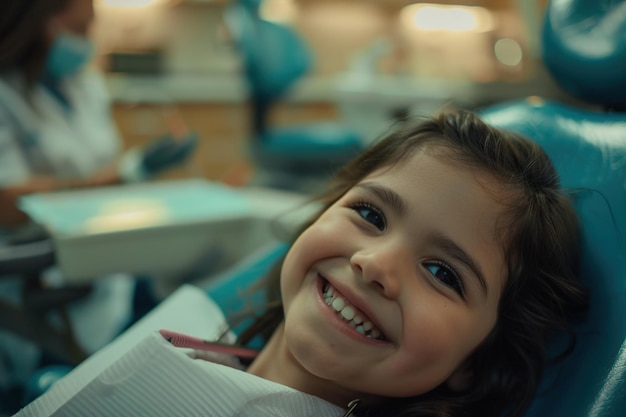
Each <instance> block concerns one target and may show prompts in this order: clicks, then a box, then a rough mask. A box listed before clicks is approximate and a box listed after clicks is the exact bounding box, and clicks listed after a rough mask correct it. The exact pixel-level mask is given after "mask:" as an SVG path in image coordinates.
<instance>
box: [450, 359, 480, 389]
mask: <svg viewBox="0 0 626 417" xmlns="http://www.w3.org/2000/svg"><path fill="white" fill-rule="evenodd" d="M472 379H474V372H473V371H472V370H471V369H470V367H469V366H468V364H467V362H465V363H463V364H461V366H459V367H458V368H457V370H456V371H454V372H453V373H452V375H450V377H449V378H448V379H447V380H446V382H445V384H446V386H447V387H448V388H449V389H451V390H452V391H454V392H463V391H466V390H467V389H469V388H470V387H471V386H472Z"/></svg>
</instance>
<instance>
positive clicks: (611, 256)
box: [482, 0, 626, 417]
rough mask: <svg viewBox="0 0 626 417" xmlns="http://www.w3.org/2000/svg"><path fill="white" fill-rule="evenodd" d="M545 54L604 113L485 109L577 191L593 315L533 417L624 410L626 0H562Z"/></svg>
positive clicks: (548, 382) (607, 416)
mask: <svg viewBox="0 0 626 417" xmlns="http://www.w3.org/2000/svg"><path fill="white" fill-rule="evenodd" d="M543 59H544V61H545V63H546V65H547V67H548V68H549V70H550V71H551V73H552V75H553V76H554V78H555V80H556V81H557V82H558V83H559V84H560V85H561V86H562V87H563V88H564V89H566V90H567V91H568V92H570V93H571V94H573V95H576V96H577V97H578V98H580V99H583V100H587V101H590V102H592V103H594V104H596V105H601V106H602V107H604V109H610V111H605V110H598V111H592V110H583V109H577V108H573V107H568V106H564V105H561V104H558V103H555V102H550V101H546V100H542V99H537V98H529V99H526V100H522V101H516V102H512V103H505V104H501V105H498V106H495V107H492V108H488V109H484V110H483V111H482V116H483V117H484V118H485V119H486V120H487V121H488V122H490V123H492V124H494V125H496V126H499V127H502V128H505V129H508V130H511V131H515V132H518V133H521V134H523V135H525V136H527V137H529V138H532V139H533V140H535V141H537V142H538V143H539V144H541V146H542V147H543V148H544V149H545V150H546V151H547V152H548V154H549V155H550V157H551V158H552V160H553V162H554V164H555V166H556V169H557V171H558V172H559V174H560V177H561V183H562V185H563V186H564V187H566V188H568V189H570V190H571V191H572V192H573V193H574V196H575V204H576V208H577V211H578V213H579V215H580V218H581V221H582V235H583V247H582V254H583V256H582V259H581V272H582V279H583V280H584V282H585V284H586V285H587V287H588V288H589V290H590V305H591V308H590V312H589V317H588V319H587V320H586V321H585V322H584V323H582V324H580V325H578V326H577V328H576V331H577V335H578V345H577V347H576V349H575V351H574V352H573V354H572V356H570V357H569V358H567V359H566V360H565V361H564V362H563V363H562V364H560V365H558V366H556V367H555V368H553V369H549V372H548V373H547V374H546V375H545V377H544V380H543V381H542V387H541V390H540V393H539V394H538V395H537V397H536V399H535V401H534V402H533V405H532V406H531V408H530V409H529V411H528V412H527V414H526V416H527V417H544V416H558V417H561V416H567V417H623V416H625V415H626V240H625V239H626V112H623V111H622V112H620V111H619V109H622V110H624V109H626V107H625V106H624V105H625V104H626V76H625V74H626V2H625V1H619V2H610V3H607V2H595V1H591V0H588V1H574V0H556V1H552V2H551V3H550V4H549V5H548V8H547V12H546V24H545V27H544V32H543Z"/></svg>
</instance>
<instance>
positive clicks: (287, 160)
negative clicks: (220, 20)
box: [224, 0, 363, 188]
mask: <svg viewBox="0 0 626 417" xmlns="http://www.w3.org/2000/svg"><path fill="white" fill-rule="evenodd" d="M260 3H261V1H258V0H240V1H238V2H235V3H234V4H232V5H231V6H229V7H228V8H227V9H226V11H225V13H224V21H225V24H226V27H227V29H228V31H229V33H230V34H231V36H232V38H233V41H234V44H235V46H236V48H237V50H238V52H239V54H240V55H241V57H242V61H243V66H244V75H245V79H246V82H247V85H248V91H249V95H250V97H249V99H250V102H251V111H252V128H253V129H252V130H253V132H252V136H253V138H252V140H251V141H252V146H251V147H250V149H251V157H252V160H253V161H254V162H255V163H256V164H257V165H258V168H260V169H261V170H264V171H265V172H267V173H270V176H269V178H270V180H269V184H264V185H269V186H275V185H277V186H281V185H285V184H273V183H272V180H271V178H272V175H271V173H278V174H279V175H278V176H282V177H283V178H284V177H285V175H287V176H291V177H301V176H312V177H316V176H317V177H322V178H326V177H328V176H329V175H330V174H332V173H333V171H334V169H336V168H337V167H338V166H340V165H341V164H343V163H344V162H345V161H347V160H348V159H350V158H352V157H353V156H354V155H355V154H357V153H358V152H359V151H360V150H361V149H362V147H363V144H362V143H363V142H362V140H361V138H360V137H359V135H358V134H357V133H356V131H355V130H354V129H351V128H349V127H347V126H345V125H343V124H341V123H340V122H337V121H323V122H319V123H308V124H300V125H291V126H285V127H272V126H269V125H268V114H269V111H270V110H271V108H272V106H273V105H274V104H275V103H276V102H278V101H279V100H281V99H282V98H283V97H284V96H285V95H286V94H287V93H288V92H289V91H290V90H291V89H292V87H293V86H294V84H295V83H296V82H297V81H298V80H300V79H301V78H302V77H303V76H304V75H305V74H306V73H307V72H308V71H309V70H310V68H311V67H312V64H313V58H312V55H311V52H310V49H309V48H308V46H307V44H306V43H305V41H304V40H303V39H302V38H301V37H300V36H299V35H298V34H297V33H296V32H295V31H294V30H293V29H291V28H289V27H288V26H284V25H278V24H275V23H273V22H269V21H266V20H263V19H262V18H261V17H260V15H259V6H260ZM294 183H295V184H296V186H295V187H290V186H289V185H285V186H284V187H283V188H297V183H298V180H297V178H295V181H294Z"/></svg>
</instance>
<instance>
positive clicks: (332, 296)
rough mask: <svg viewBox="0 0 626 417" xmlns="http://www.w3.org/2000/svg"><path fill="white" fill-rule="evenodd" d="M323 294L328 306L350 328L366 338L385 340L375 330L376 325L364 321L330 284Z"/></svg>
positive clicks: (327, 284)
mask: <svg viewBox="0 0 626 417" xmlns="http://www.w3.org/2000/svg"><path fill="white" fill-rule="evenodd" d="M323 293H324V301H325V302H326V304H328V305H329V306H330V307H331V308H332V309H333V310H335V311H336V312H337V314H338V315H339V316H341V317H342V318H343V319H344V320H345V321H346V322H347V323H348V324H349V325H350V327H352V328H353V329H355V330H356V331H357V332H359V333H360V334H362V335H364V336H366V337H369V338H372V339H380V340H385V338H384V336H383V335H382V334H381V333H380V331H379V330H378V329H376V328H374V324H373V323H372V322H371V321H364V320H363V317H361V316H358V315H357V314H356V310H355V308H354V307H352V306H351V305H349V304H348V303H347V302H346V300H345V299H343V298H342V297H340V296H338V295H336V293H335V291H334V289H333V288H332V287H331V286H330V284H329V283H326V285H325V286H324V291H323Z"/></svg>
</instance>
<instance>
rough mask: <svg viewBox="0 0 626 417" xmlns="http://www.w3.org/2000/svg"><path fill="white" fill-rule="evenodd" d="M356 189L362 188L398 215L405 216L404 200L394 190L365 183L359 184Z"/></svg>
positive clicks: (372, 183) (373, 183)
mask: <svg viewBox="0 0 626 417" xmlns="http://www.w3.org/2000/svg"><path fill="white" fill-rule="evenodd" d="M356 187H357V188H362V189H363V190H364V191H366V192H368V193H370V194H373V195H375V196H376V197H378V199H379V200H381V201H382V202H383V203H385V204H386V205H387V206H389V207H390V208H391V209H392V210H393V211H394V212H395V214H396V215H398V216H403V215H404V214H405V213H406V204H405V202H404V199H403V198H402V197H400V195H399V194H398V193H396V192H395V191H393V190H392V189H390V188H387V187H385V186H382V185H380V184H377V183H375V182H364V183H361V184H358V185H357V186H356Z"/></svg>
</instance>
